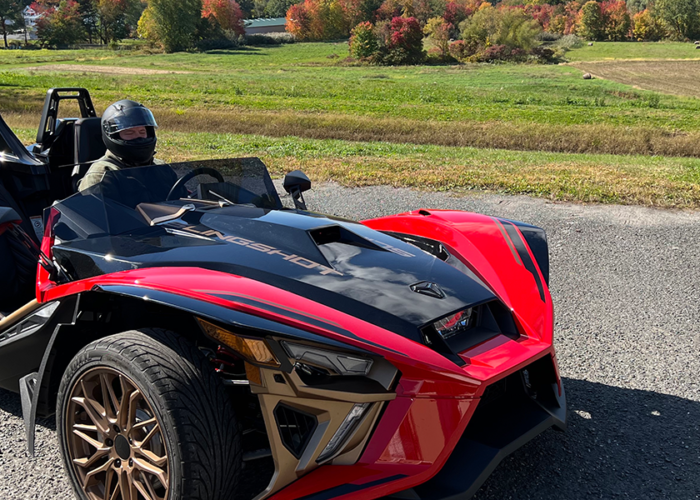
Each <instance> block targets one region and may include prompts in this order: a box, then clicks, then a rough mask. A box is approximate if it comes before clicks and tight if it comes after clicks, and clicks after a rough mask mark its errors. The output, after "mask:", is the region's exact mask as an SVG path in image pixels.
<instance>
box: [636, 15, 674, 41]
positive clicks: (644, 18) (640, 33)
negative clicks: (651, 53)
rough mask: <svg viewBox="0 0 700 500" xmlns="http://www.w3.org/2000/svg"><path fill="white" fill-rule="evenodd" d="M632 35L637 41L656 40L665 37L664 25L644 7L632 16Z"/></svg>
mask: <svg viewBox="0 0 700 500" xmlns="http://www.w3.org/2000/svg"><path fill="white" fill-rule="evenodd" d="M632 36H633V37H634V39H635V40H637V41H638V42H656V41H658V40H662V39H663V38H666V27H665V26H664V25H663V23H662V22H661V21H660V20H659V19H658V18H657V17H656V16H655V15H654V14H653V13H652V12H651V11H650V10H649V9H644V10H643V11H642V12H639V13H637V14H635V16H634V30H633V32H632Z"/></svg>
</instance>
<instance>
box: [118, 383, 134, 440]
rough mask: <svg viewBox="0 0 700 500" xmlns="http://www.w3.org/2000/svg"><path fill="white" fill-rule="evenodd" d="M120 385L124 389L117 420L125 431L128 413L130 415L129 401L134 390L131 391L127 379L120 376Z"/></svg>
mask: <svg viewBox="0 0 700 500" xmlns="http://www.w3.org/2000/svg"><path fill="white" fill-rule="evenodd" d="M119 385H120V386H121V389H122V400H121V401H120V402H119V412H118V413H117V420H118V422H119V424H118V425H119V427H121V428H122V429H124V428H125V427H126V425H127V422H128V418H129V417H128V413H129V401H130V396H131V393H132V392H133V389H130V388H129V387H128V382H127V381H126V377H124V376H123V375H119Z"/></svg>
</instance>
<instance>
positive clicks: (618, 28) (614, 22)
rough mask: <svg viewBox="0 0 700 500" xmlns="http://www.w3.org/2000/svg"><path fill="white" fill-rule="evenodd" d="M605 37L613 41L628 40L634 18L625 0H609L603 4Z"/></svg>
mask: <svg viewBox="0 0 700 500" xmlns="http://www.w3.org/2000/svg"><path fill="white" fill-rule="evenodd" d="M601 9H602V12H603V23H604V31H605V38H606V39H607V40H611V41H621V40H626V39H627V38H628V37H629V34H630V28H631V27H632V19H631V18H630V14H629V12H628V11H627V4H626V3H625V1H624V0H608V1H606V2H603V4H602V6H601Z"/></svg>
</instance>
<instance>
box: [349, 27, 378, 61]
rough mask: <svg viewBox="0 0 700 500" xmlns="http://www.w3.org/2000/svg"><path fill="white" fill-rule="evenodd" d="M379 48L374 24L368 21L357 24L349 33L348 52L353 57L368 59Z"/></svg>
mask: <svg viewBox="0 0 700 500" xmlns="http://www.w3.org/2000/svg"><path fill="white" fill-rule="evenodd" d="M378 48H379V45H378V44H377V36H376V35H375V33H374V26H372V23H370V22H369V21H365V22H363V23H360V24H358V25H357V26H355V27H354V28H353V29H352V32H351V34H350V54H351V55H352V57H354V58H355V59H368V58H370V57H372V56H373V55H374V54H375V53H376V52H377V49H378Z"/></svg>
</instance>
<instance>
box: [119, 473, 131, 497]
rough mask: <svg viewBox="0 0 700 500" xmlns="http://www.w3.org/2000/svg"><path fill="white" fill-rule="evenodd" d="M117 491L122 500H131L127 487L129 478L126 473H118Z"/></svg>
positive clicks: (129, 489) (129, 490)
mask: <svg viewBox="0 0 700 500" xmlns="http://www.w3.org/2000/svg"><path fill="white" fill-rule="evenodd" d="M119 491H120V492H121V494H122V500H131V488H130V487H129V477H128V476H127V475H126V471H120V472H119Z"/></svg>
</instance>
